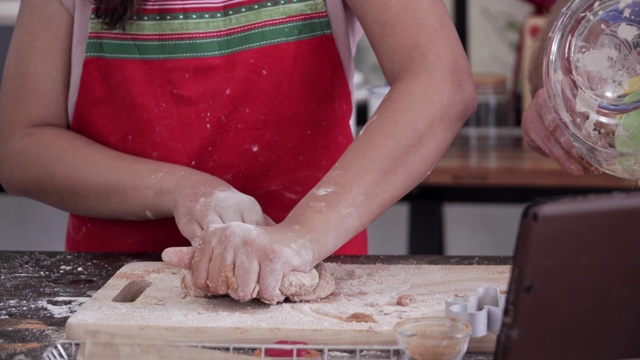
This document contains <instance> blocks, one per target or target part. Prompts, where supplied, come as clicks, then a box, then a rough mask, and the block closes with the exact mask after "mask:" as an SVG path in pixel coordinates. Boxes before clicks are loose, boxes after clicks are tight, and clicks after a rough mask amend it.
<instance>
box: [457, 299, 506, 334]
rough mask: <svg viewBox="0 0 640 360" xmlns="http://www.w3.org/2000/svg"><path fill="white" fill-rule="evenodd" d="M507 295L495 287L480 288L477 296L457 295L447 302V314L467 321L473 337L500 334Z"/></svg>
mask: <svg viewBox="0 0 640 360" xmlns="http://www.w3.org/2000/svg"><path fill="white" fill-rule="evenodd" d="M506 299H507V294H506V292H505V291H502V290H500V289H498V288H495V287H481V288H478V290H477V294H476V295H467V294H455V295H454V296H452V297H449V298H447V299H446V300H445V314H446V315H447V316H448V317H454V318H456V319H460V320H462V321H466V322H467V323H469V325H471V327H472V328H473V330H472V332H471V336H472V337H479V336H484V335H487V332H489V331H491V332H493V333H496V334H497V333H499V332H500V327H501V326H502V313H503V312H504V305H505V302H506Z"/></svg>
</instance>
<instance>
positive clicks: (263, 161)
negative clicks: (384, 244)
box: [66, 36, 367, 254]
mask: <svg viewBox="0 0 640 360" xmlns="http://www.w3.org/2000/svg"><path fill="white" fill-rule="evenodd" d="M300 84H306V85H304V87H301V85H300ZM114 104H117V106H114ZM351 109H352V107H351V96H350V92H349V88H348V84H347V82H346V78H345V75H344V71H343V68H342V63H341V61H340V58H339V55H338V52H337V50H336V48H335V44H334V40H333V37H332V36H322V37H318V38H313V39H307V40H301V41H296V42H289V43H284V44H279V45H272V46H268V47H261V48H257V49H252V50H248V51H242V52H238V53H234V54H231V55H226V56H222V57H211V58H195V59H177V60H122V59H105V58H87V59H86V60H85V63H84V68H83V74H82V79H81V83H80V92H79V96H78V101H77V106H76V111H75V114H74V117H73V123H72V129H73V130H74V131H76V132H78V133H80V134H82V135H84V136H87V137H89V138H91V139H93V140H95V141H97V142H99V143H101V144H104V145H107V146H109V147H111V148H114V149H116V150H119V151H121V152H124V153H128V154H132V155H136V156H140V157H145V158H150V159H156V160H160V161H164V162H170V163H174V164H180V165H184V166H190V167H193V168H196V169H198V170H201V171H204V172H207V173H209V174H212V175H215V176H218V177H220V178H222V179H224V180H225V181H227V182H229V183H230V184H231V185H233V186H234V187H235V188H236V189H238V190H239V191H241V192H243V193H245V194H248V195H251V196H253V197H255V198H256V200H257V201H258V202H259V203H260V205H261V206H262V207H263V210H264V212H265V213H266V214H267V215H269V216H270V217H271V218H272V219H273V220H274V221H276V222H280V221H282V220H283V219H284V218H285V217H286V215H287V214H288V213H289V212H290V211H291V209H292V208H293V207H294V206H295V205H296V204H297V203H298V202H299V200H300V199H301V198H302V197H303V196H304V195H305V194H306V193H307V192H308V191H309V190H310V189H311V188H313V187H314V186H315V185H316V184H317V182H318V181H319V180H320V179H321V178H322V177H323V176H324V174H326V172H327V171H328V170H329V169H330V168H331V167H332V166H333V164H334V163H335V162H336V161H337V159H338V158H339V157H340V156H341V154H342V153H343V152H344V150H345V149H346V148H347V146H348V145H349V144H350V142H351V141H352V135H351V130H350V127H349V118H350V115H351ZM183 245H188V242H187V241H186V240H185V239H184V238H183V237H182V236H181V235H180V233H179V231H178V229H177V226H176V225H175V222H174V220H173V219H163V220H156V221H140V222H131V221H113V220H99V219H90V218H86V217H81V216H77V215H71V218H70V221H69V227H68V233H67V244H66V248H67V250H70V251H117V252H123V251H132V252H138V251H145V252H146V251H150V252H156V251H161V250H163V249H164V248H166V247H168V246H183ZM366 251H367V245H366V234H365V233H364V232H363V233H362V234H360V235H359V236H358V237H357V238H356V239H354V240H352V241H351V242H350V243H348V244H346V245H345V246H344V247H343V248H342V249H340V250H339V252H338V253H340V254H364V253H366Z"/></svg>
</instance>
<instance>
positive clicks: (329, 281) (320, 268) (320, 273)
mask: <svg viewBox="0 0 640 360" xmlns="http://www.w3.org/2000/svg"><path fill="white" fill-rule="evenodd" d="M180 286H181V288H182V297H187V296H195V297H204V296H208V295H211V294H209V293H207V292H205V291H202V290H200V289H196V288H195V287H194V286H193V283H192V282H191V272H189V271H185V272H183V274H182V276H181V277H180ZM335 287H336V283H335V279H334V278H333V275H331V272H330V271H329V270H328V269H327V267H326V265H325V264H324V263H322V262H320V263H318V265H316V267H315V268H314V269H312V270H311V271H310V272H308V273H303V272H299V271H292V272H291V273H289V275H287V276H286V277H285V278H284V279H283V280H282V284H281V285H280V292H282V294H283V295H285V296H286V297H287V298H288V299H289V300H291V301H296V302H298V301H314V300H319V299H324V298H325V297H327V296H329V295H330V294H331V293H332V292H333V290H334V289H335ZM256 294H257V291H254V294H253V296H254V297H255V295H256Z"/></svg>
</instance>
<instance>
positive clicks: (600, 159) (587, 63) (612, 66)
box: [543, 0, 640, 180]
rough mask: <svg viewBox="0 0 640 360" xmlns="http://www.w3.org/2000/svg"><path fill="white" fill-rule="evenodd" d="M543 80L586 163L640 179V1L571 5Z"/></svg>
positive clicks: (555, 31)
mask: <svg viewBox="0 0 640 360" xmlns="http://www.w3.org/2000/svg"><path fill="white" fill-rule="evenodd" d="M543 79H544V88H545V91H546V94H547V97H548V99H549V101H550V103H551V104H552V105H553V108H554V109H555V111H556V113H557V114H558V115H559V116H560V118H561V125H562V128H563V129H564V130H565V131H566V133H567V134H568V135H569V137H570V138H571V140H572V141H573V142H574V143H575V144H576V146H577V147H578V149H579V150H580V152H581V154H582V155H583V156H584V158H585V159H587V160H588V161H589V162H590V163H591V164H593V165H594V166H596V167H598V168H600V169H602V170H603V171H605V172H608V173H610V174H612V175H615V176H618V177H621V178H626V179H632V180H638V179H640V1H639V0H622V1H621V0H594V1H592V0H573V1H571V2H570V3H569V4H568V5H567V6H566V7H565V8H564V9H563V11H562V12H561V13H560V16H559V17H558V19H557V20H556V22H555V23H554V26H553V28H552V30H551V32H550V34H549V44H548V46H547V49H546V56H545V58H544V67H543Z"/></svg>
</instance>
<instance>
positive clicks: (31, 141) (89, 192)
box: [0, 0, 262, 240]
mask: <svg viewBox="0 0 640 360" xmlns="http://www.w3.org/2000/svg"><path fill="white" fill-rule="evenodd" d="M45 14H46V16H47V17H49V18H52V19H56V20H55V21H46V22H45V21H42V18H43V16H45ZM72 24H73V19H72V16H71V14H69V12H68V11H67V10H66V9H65V8H64V7H63V6H62V4H61V3H60V1H58V0H48V1H39V0H22V1H21V5H20V11H19V15H18V19H17V22H16V27H15V30H14V35H13V38H12V41H11V45H10V48H9V52H8V55H7V59H6V65H5V69H4V75H3V79H2V93H1V94H0V182H1V183H2V185H3V187H4V188H5V189H6V190H7V191H8V192H10V193H13V194H16V195H21V196H28V197H31V198H34V199H37V200H40V201H43V202H45V203H48V204H50V205H53V206H56V207H58V208H61V209H63V210H66V211H70V212H73V213H77V214H81V215H86V216H91V217H100V218H121V219H147V218H149V217H153V218H161V217H170V216H174V215H176V216H177V217H178V218H184V217H198V216H201V217H202V216H205V215H206V214H200V215H197V214H193V213H192V211H193V210H192V209H193V208H194V206H192V205H193V204H191V205H189V202H192V201H195V199H200V198H201V197H203V196H209V195H211V192H212V191H213V190H225V191H231V192H232V191H233V189H231V187H230V186H229V185H228V184H226V183H225V182H223V181H222V180H220V179H217V178H215V177H212V176H209V175H207V174H204V173H202V172H198V171H196V170H193V169H190V168H187V167H182V166H177V165H172V164H168V163H162V162H158V161H153V160H149V159H143V158H139V157H135V156H130V155H127V154H124V153H120V152H117V151H114V150H112V149H110V148H107V147H105V146H102V145H100V144H98V143H96V142H94V141H91V140H89V139H87V138H85V137H83V136H81V135H79V134H77V133H75V132H72V131H70V130H69V129H68V124H67V110H66V109H67V96H68V87H69V71H70V70H69V68H70V53H71V37H72ZM245 200H246V199H245ZM241 202H242V201H241ZM245 204H246V202H245ZM251 207H252V208H253V210H255V211H254V212H258V213H259V214H257V215H256V214H254V216H253V218H252V219H253V222H256V223H262V222H261V221H258V220H256V218H258V217H261V216H262V214H261V210H260V209H259V206H257V203H254V204H252V205H251ZM236 210H238V209H236ZM238 212H240V213H242V214H239V215H237V216H235V217H233V216H232V217H231V218H233V219H234V220H242V217H243V215H244V217H247V214H246V212H245V210H244V209H239V210H238ZM223 217H224V216H220V217H219V218H223ZM217 220H218V221H219V220H220V219H217ZM178 222H179V226H180V227H181V230H182V231H183V234H185V236H187V237H189V238H190V240H192V239H193V237H194V236H195V234H196V233H197V231H198V228H199V227H200V226H199V225H198V224H196V223H193V222H188V221H186V222H183V223H180V219H178ZM248 222H252V221H248ZM187 223H188V224H187Z"/></svg>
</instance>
